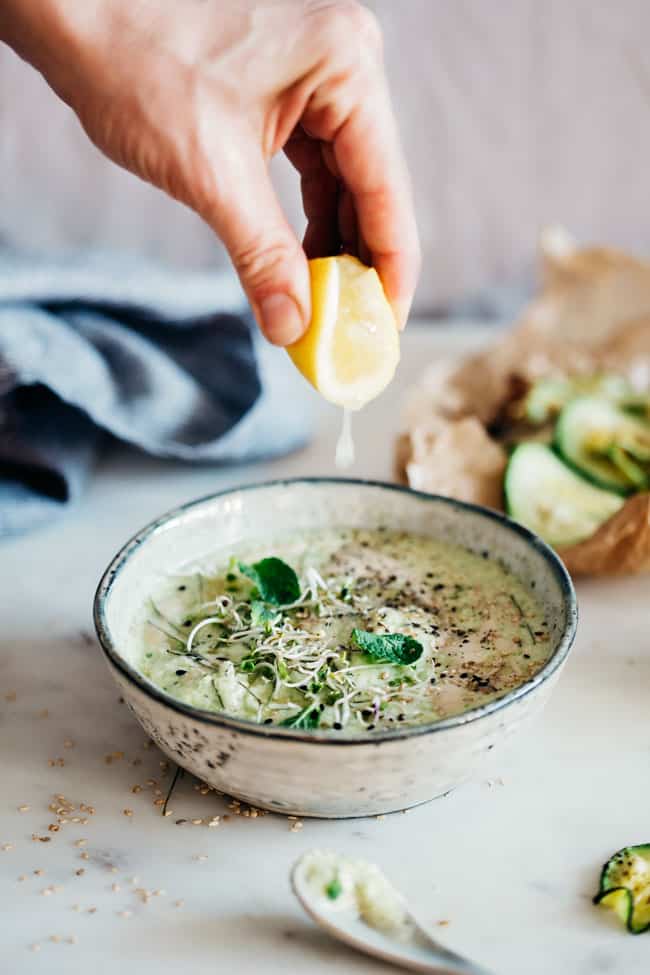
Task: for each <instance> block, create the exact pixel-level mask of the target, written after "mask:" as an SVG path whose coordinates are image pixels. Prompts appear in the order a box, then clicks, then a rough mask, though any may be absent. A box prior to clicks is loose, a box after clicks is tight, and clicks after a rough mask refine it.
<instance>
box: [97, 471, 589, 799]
mask: <svg viewBox="0 0 650 975" xmlns="http://www.w3.org/2000/svg"><path fill="white" fill-rule="evenodd" d="M94 616H95V626H96V629H97V634H98V637H99V642H100V645H101V647H102V650H103V652H104V655H105V658H106V660H107V663H108V666H109V669H110V671H111V673H112V674H113V677H114V678H115V680H116V682H117V684H118V686H119V688H120V690H121V693H122V695H123V697H124V699H125V701H126V702H127V704H128V706H129V707H130V708H131V710H132V711H133V713H134V715H135V716H136V718H137V719H138V721H139V722H140V724H141V725H142V727H143V728H144V729H145V731H146V732H147V734H148V735H150V737H151V738H152V739H153V740H154V741H155V742H156V743H157V744H158V746H159V747H160V748H161V749H162V750H163V751H164V752H165V753H166V754H167V755H168V756H169V757H170V758H171V759H172V760H173V761H174V762H176V763H177V764H178V765H180V766H182V767H183V768H185V769H187V770H189V771H190V772H192V773H193V774H195V775H196V776H198V777H199V778H201V779H202V780H204V781H205V782H207V783H208V785H210V786H212V787H213V788H215V789H217V790H219V791H221V792H223V793H225V794H227V795H231V796H233V797H235V798H237V799H239V800H240V801H244V802H247V803H249V804H250V805H252V806H256V807H260V808H264V809H269V810H272V811H276V812H281V813H284V814H292V815H300V816H324V817H333V818H338V817H345V816H362V815H376V814H380V813H386V812H391V811H395V810H398V809H404V808H407V807H409V806H412V805H415V804H417V803H420V802H425V801H427V800H429V799H433V798H435V797H436V796H439V795H442V794H444V793H446V792H449V791H450V790H451V789H453V788H455V787H456V786H457V785H459V784H460V783H461V782H463V781H465V780H467V779H468V778H470V777H471V776H473V775H476V774H477V773H479V772H480V771H481V768H482V765H483V764H484V762H485V761H486V758H487V755H488V753H489V752H491V751H492V749H493V748H494V747H495V746H498V745H500V744H501V743H502V742H503V741H504V740H505V739H506V738H507V737H509V736H511V735H512V734H514V733H515V732H518V731H519V730H520V729H523V727H524V726H525V725H527V724H528V723H529V722H530V721H532V720H533V719H534V717H535V715H536V714H537V713H539V711H540V710H541V708H542V706H543V704H544V703H545V701H546V700H547V699H548V696H549V694H550V692H551V690H552V688H553V686H554V684H555V682H556V680H557V678H558V676H559V674H560V671H561V669H562V666H563V665H564V663H565V661H566V658H567V655H568V653H569V650H570V648H571V645H572V642H573V639H574V635H575V630H576V624H577V608H576V598H575V592H574V589H573V586H572V583H571V580H570V578H569V576H568V574H567V572H566V570H565V569H564V567H563V565H562V563H561V561H560V560H559V559H558V557H557V556H556V555H555V553H554V552H553V551H552V550H551V549H550V548H549V547H548V546H547V545H545V544H544V543H543V542H542V541H541V540H540V539H539V538H537V537H536V536H535V535H533V534H531V533H530V532H529V531H528V530H527V529H525V528H523V527H522V526H520V525H518V524H516V523H515V522H512V521H510V520H509V519H508V518H506V517H504V516H502V515H500V514H497V513H495V512H493V511H490V510H488V509H484V508H480V507H478V506H475V505H469V504H464V503H461V502H458V501H455V500H452V499H449V498H444V497H438V496H432V495H426V494H422V493H419V492H417V491H413V490H410V489H408V488H402V487H398V486H395V485H391V484H383V483H377V482H366V481H357V480H350V479H335V478H332V479H327V478H317V479H292V480H287V481H277V482H273V483H266V484H259V485H253V486H246V487H242V488H237V489H233V490H229V491H225V492H222V493H220V494H216V495H213V496H211V497H207V498H203V499H200V500H198V501H194V502H191V503H189V504H187V505H183V506H182V507H180V508H177V509H175V510H173V511H170V512H168V513H167V514H165V515H162V516H161V517H159V518H157V519H156V520H155V521H154V522H152V523H151V524H150V525H148V526H146V527H145V528H143V529H142V530H141V531H140V532H138V534H137V535H135V536H134V537H133V538H132V539H131V540H130V541H129V542H127V543H126V545H125V546H124V547H123V548H122V549H121V551H120V552H119V553H118V554H117V555H116V556H115V558H114V559H113V560H112V562H111V564H110V565H109V567H108V568H107V570H106V572H105V573H104V576H103V577H102V580H101V582H100V584H99V587H98V589H97V593H96V596H95V604H94Z"/></svg>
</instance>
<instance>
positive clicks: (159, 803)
mask: <svg viewBox="0 0 650 975" xmlns="http://www.w3.org/2000/svg"><path fill="white" fill-rule="evenodd" d="M153 804H154V806H164V805H165V800H164V799H154V801H153Z"/></svg>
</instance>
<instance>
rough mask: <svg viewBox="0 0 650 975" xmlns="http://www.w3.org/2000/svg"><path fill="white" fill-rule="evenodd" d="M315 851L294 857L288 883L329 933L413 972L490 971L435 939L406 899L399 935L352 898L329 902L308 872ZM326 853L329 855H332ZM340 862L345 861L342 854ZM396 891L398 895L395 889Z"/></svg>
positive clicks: (472, 974) (459, 974)
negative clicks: (367, 917)
mask: <svg viewBox="0 0 650 975" xmlns="http://www.w3.org/2000/svg"><path fill="white" fill-rule="evenodd" d="M317 855H319V854H318V852H317V851H310V852H309V853H305V854H304V855H303V856H301V857H300V859H298V860H296V862H295V863H294V865H293V868H292V870H291V886H292V888H293V892H294V894H295V895H296V897H297V898H298V900H299V901H300V903H301V905H302V907H303V908H304V909H305V911H306V912H307V914H309V916H310V917H311V918H312V920H313V921H315V922H316V924H318V925H320V927H321V928H323V930H325V931H327V933H328V934H329V935H331V936H332V937H334V938H338V940H339V941H343V942H345V944H347V945H350V946H351V947H352V948H356V949H357V951H363V952H365V953H366V954H368V955H374V956H375V957H377V958H380V959H381V960H382V961H387V962H391V963H392V964H394V965H399V966H401V967H402V968H407V969H409V970H410V971H414V972H425V973H428V975H493V973H491V972H488V970H487V969H486V968H482V967H481V966H480V965H475V964H474V963H473V962H471V961H469V960H468V959H466V958H463V957H461V955H457V954H455V952H453V951H449V950H448V949H447V948H445V947H443V945H441V944H439V943H438V942H437V941H435V940H434V939H433V938H432V937H431V935H430V934H429V933H428V932H427V930H426V929H425V928H424V927H422V926H421V925H420V924H419V923H418V921H417V920H416V919H415V918H414V916H413V914H412V913H411V911H410V910H409V909H408V907H407V905H406V902H405V901H403V907H404V922H403V924H402V925H401V927H400V935H399V936H394V935H392V934H390V933H385V932H384V931H381V930H378V929H377V928H376V927H372V926H371V925H370V924H367V923H366V922H365V921H363V920H362V919H361V917H360V916H359V912H358V910H357V905H356V903H355V902H354V900H353V899H350V898H342V900H343V901H344V904H341V905H338V904H336V903H335V902H333V901H329V902H328V899H327V896H323V894H322V893H319V891H318V889H317V888H315V887H314V884H313V883H312V882H310V879H309V876H308V871H309V869H311V867H312V864H313V858H314V856H317ZM325 856H328V857H330V858H331V857H332V856H333V855H332V854H325ZM341 862H344V861H343V859H342V858H341ZM395 894H396V896H397V897H400V898H401V895H399V894H397V892H395Z"/></svg>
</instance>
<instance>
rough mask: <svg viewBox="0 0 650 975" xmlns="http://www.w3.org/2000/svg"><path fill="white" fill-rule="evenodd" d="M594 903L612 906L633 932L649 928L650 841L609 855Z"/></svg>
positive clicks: (641, 931) (640, 932) (641, 932)
mask: <svg viewBox="0 0 650 975" xmlns="http://www.w3.org/2000/svg"><path fill="white" fill-rule="evenodd" d="M594 904H604V905H605V907H609V908H611V909H612V910H613V911H614V912H615V913H616V915H617V916H618V917H619V918H620V919H621V921H622V922H623V924H625V926H626V927H627V929H628V931H630V932H631V933H632V934H643V932H644V931H647V930H648V929H649V928H650V843H642V844H641V845H639V846H625V847H623V849H622V850H619V851H618V853H615V854H614V856H613V857H610V859H609V860H608V861H607V863H606V864H605V865H604V866H603V869H602V871H601V874H600V890H599V891H598V893H597V894H596V896H595V897H594Z"/></svg>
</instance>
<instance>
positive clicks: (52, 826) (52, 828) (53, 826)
mask: <svg viewBox="0 0 650 975" xmlns="http://www.w3.org/2000/svg"><path fill="white" fill-rule="evenodd" d="M47 828H48V829H49V831H50V833H58V832H59V830H60V829H61V827H60V826H59V824H58V823H50V825H49V826H48V827H47Z"/></svg>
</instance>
